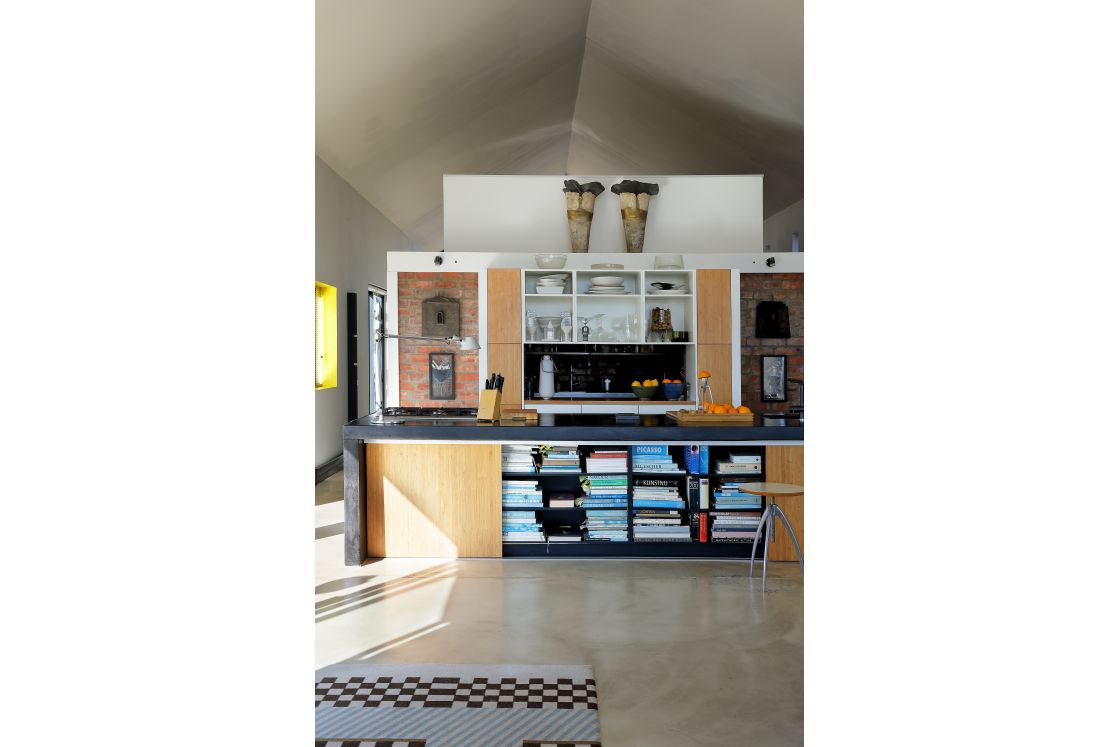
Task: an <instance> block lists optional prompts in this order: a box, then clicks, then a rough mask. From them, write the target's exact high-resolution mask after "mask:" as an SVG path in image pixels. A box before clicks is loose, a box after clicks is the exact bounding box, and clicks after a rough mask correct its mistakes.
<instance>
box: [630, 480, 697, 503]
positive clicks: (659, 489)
mask: <svg viewBox="0 0 1120 747" xmlns="http://www.w3.org/2000/svg"><path fill="white" fill-rule="evenodd" d="M633 505H634V508H666V509H667V508H684V507H685V505H684V499H683V498H681V495H680V493H679V492H678V490H677V481H676V480H664V479H659V478H653V477H636V478H634V504H633Z"/></svg>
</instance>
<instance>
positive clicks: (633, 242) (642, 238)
mask: <svg viewBox="0 0 1120 747" xmlns="http://www.w3.org/2000/svg"><path fill="white" fill-rule="evenodd" d="M611 191H612V192H614V193H615V194H616V195H618V199H619V202H620V203H621V204H622V234H623V236H624V237H625V239H626V251H627V252H630V253H631V254H637V253H640V252H641V251H642V246H643V245H644V244H645V242H646V216H648V215H649V198H650V197H652V196H653V195H655V194H657V192H658V186H657V185H656V184H652V183H650V182H636V181H632V180H630V179H626V180H623V181H621V182H619V183H618V184H616V185H614V186H613V187H611Z"/></svg>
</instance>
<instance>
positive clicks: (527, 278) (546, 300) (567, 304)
mask: <svg viewBox="0 0 1120 747" xmlns="http://www.w3.org/2000/svg"><path fill="white" fill-rule="evenodd" d="M548 275H551V276H564V277H565V278H566V282H565V284H564V287H563V293H558V294H557V293H551V294H543V293H538V292H537V280H539V279H540V278H542V277H545V276H548ZM598 276H613V277H619V278H622V282H623V289H624V290H625V293H618V294H616V293H608V294H596V293H589V292H588V291H589V290H590V289H591V288H592V282H591V281H592V280H593V279H594V278H596V277H598ZM658 281H662V282H669V283H678V284H681V285H683V286H685V288H686V289H687V292H686V293H672V294H668V293H661V292H658V291H656V290H655V289H654V288H652V287H651V286H650V283H655V282H658ZM695 283H696V276H695V273H694V272H693V271H692V270H523V271H522V278H521V287H522V297H523V309H524V314H525V318H524V319H522V324H521V328H522V329H521V335H522V343H524V344H533V343H549V344H563V343H564V341H563V338H562V336H561V333H560V330H559V329H557V330H556V339H555V340H545V339H542V334H543V333H542V332H541V330H539V329H537V330H535V331H534V334H533V335H532V336H530V333H529V329H528V315H529V314H530V313H532V314H534V315H535V316H536V317H538V318H539V317H542V316H544V317H549V316H561V315H562V313H564V312H568V313H570V314H571V317H572V325H573V330H572V340H571V341H570V342H571V343H572V344H585V343H596V342H598V343H613V344H633V345H641V344H650V343H657V344H663V345H695V344H696V297H695V295H694V294H693V289H694V288H695ZM654 307H661V308H667V309H669V311H670V313H671V315H672V321H673V329H674V331H678V332H687V333H688V337H689V339H688V341H687V342H671V341H668V340H662V339H661V338H660V336H659V335H656V334H654V333H651V332H650V329H649V326H650V313H651V312H652V310H653V309H654ZM598 314H603V315H604V323H603V332H604V333H606V334H608V335H611V336H612V337H613V339H609V340H608V339H596V338H595V333H596V331H597V330H598V325H595V324H592V325H589V326H591V336H590V337H589V338H588V339H587V340H582V339H580V326H581V325H580V323H579V320H580V319H581V318H584V319H585V318H589V317H593V316H596V315H598ZM629 315H637V316H638V320H639V324H638V327H639V329H638V331H637V333H636V334H631V335H630V336H629V337H627V336H626V334H625V325H616V324H614V321H615V320H616V319H620V318H623V317H625V316H629ZM534 337H535V338H536V339H533V338H534Z"/></svg>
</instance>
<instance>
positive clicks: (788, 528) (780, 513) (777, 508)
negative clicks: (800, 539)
mask: <svg viewBox="0 0 1120 747" xmlns="http://www.w3.org/2000/svg"><path fill="white" fill-rule="evenodd" d="M774 513H776V514H777V515H778V518H779V519H781V520H782V523H783V524H785V525H786V531H787V532H789V538H790V539H791V540H793V549H794V550H796V551H797V562H798V563H799V564H800V565H801V573H802V575H804V574H805V558H803V557H802V556H801V545H799V544H797V537H796V536H795V535H794V533H793V527H792V526H790V524H789V519H787V518H786V512H785V511H783V510H782V507H781V506H777V505H776V506H774Z"/></svg>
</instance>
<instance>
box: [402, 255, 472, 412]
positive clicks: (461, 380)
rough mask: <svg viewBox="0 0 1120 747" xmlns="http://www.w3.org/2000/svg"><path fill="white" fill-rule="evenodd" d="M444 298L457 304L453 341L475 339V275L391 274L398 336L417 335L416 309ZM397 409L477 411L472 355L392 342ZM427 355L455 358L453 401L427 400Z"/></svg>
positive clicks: (418, 312)
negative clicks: (394, 276)
mask: <svg viewBox="0 0 1120 747" xmlns="http://www.w3.org/2000/svg"><path fill="white" fill-rule="evenodd" d="M433 296H445V297H447V298H454V299H457V300H458V301H459V325H460V330H459V335H460V336H461V337H466V336H467V335H474V336H476V337H477V336H478V273H475V272H399V273H397V319H398V322H397V325H398V330H397V332H398V334H402V335H421V334H423V331H422V321H421V304H422V303H423V301H424V300H425V299H427V298H431V297H433ZM398 342H399V344H400V347H399V348H398V349H399V351H400V352H399V353H398V356H397V358H398V361H399V364H400V402H401V406H402V407H478V352H477V351H476V352H469V351H462V350H459V349H458V348H455V347H448V346H446V345H440V344H438V343H429V342H426V341H424V340H398ZM429 353H450V354H452V355H454V356H455V399H450V400H448V399H441V400H432V399H429V398H428V391H429V390H428V365H429V358H428V354H429Z"/></svg>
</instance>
